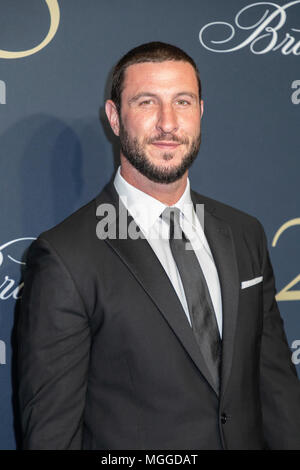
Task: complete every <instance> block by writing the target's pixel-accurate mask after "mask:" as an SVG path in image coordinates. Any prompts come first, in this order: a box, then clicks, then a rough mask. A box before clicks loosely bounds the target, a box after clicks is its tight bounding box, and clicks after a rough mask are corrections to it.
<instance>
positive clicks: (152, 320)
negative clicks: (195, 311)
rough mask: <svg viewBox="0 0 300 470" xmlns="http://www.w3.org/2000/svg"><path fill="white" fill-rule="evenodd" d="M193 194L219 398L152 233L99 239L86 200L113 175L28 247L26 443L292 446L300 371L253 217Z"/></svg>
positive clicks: (23, 326) (108, 191) (22, 338)
mask: <svg viewBox="0 0 300 470" xmlns="http://www.w3.org/2000/svg"><path fill="white" fill-rule="evenodd" d="M191 195H192V200H193V202H194V204H197V203H200V204H204V205H205V219H204V223H205V233H206V237H207V239H208V243H209V245H210V247H211V251H212V253H213V256H214V259H215V263H216V266H217V269H218V273H219V278H220V283H221V290H222V302H223V341H222V376H221V391H220V394H218V393H217V391H216V390H215V389H214V385H213V381H212V379H211V376H210V373H209V370H208V369H207V367H206V364H205V362H204V360H203V357H202V355H201V352H200V350H199V348H198V346H197V343H196V340H195V338H194V335H193V332H192V330H191V327H190V325H189V323H188V320H187V318H186V315H185V313H184V311H183V309H182V306H181V303H180V301H179V299H178V297H177V295H176V293H175V291H174V289H173V287H172V285H171V283H170V281H169V278H168V276H167V275H166V273H165V271H164V269H163V267H162V265H161V264H160V262H159V260H158V259H157V257H156V255H155V254H154V252H153V251H152V249H151V247H150V245H149V244H148V242H147V241H146V240H145V239H142V238H138V239H137V240H132V239H118V238H117V239H106V240H100V239H99V238H97V236H96V224H97V222H98V219H97V217H96V208H97V207H98V206H99V205H100V204H103V203H113V204H114V205H115V206H116V207H117V206H118V195H117V193H116V190H115V188H114V186H113V183H109V184H108V185H107V186H106V187H105V188H104V190H103V191H102V192H101V194H100V195H99V196H98V197H97V198H96V199H94V200H93V201H91V202H90V203H89V204H87V205H86V206H84V207H82V208H81V209H79V210H78V211H77V212H76V213H74V214H72V215H71V216H70V217H69V218H67V219H66V220H65V221H63V222H62V223H60V224H59V225H57V226H56V227H54V228H53V229H51V230H49V231H47V232H44V233H42V234H41V235H40V237H39V238H38V239H37V240H36V241H35V242H34V243H33V244H32V246H31V248H30V250H29V254H28V259H27V271H26V275H25V287H24V294H23V297H22V311H21V317H20V321H19V324H18V341H19V348H18V349H19V356H18V363H19V379H20V388H19V397H20V405H21V411H22V426H23V433H24V448H26V449H81V448H83V449H110V450H112V449H222V448H223V449H224V448H225V449H264V448H271V449H300V386H299V380H298V378H297V375H296V371H295V368H294V366H293V364H292V363H291V360H290V356H291V354H290V350H289V347H288V344H287V341H286V336H285V333H284V330H283V322H282V319H281V317H280V314H279V311H278V308H277V304H276V301H275V298H274V296H275V286H274V278H273V272H272V268H271V265H270V261H269V255H268V251H267V244H266V238H265V234H264V231H263V229H262V226H261V225H260V223H259V222H258V221H257V220H256V219H255V218H253V217H251V216H249V215H247V214H244V213H243V212H240V211H238V210H236V209H233V208H231V207H229V206H227V205H224V204H222V203H220V202H217V201H214V200H212V199H209V198H206V197H204V196H201V195H199V194H197V193H195V192H193V191H192V193H191ZM131 220H132V219H131V218H130V217H129V221H131ZM115 223H116V226H118V219H117V220H116V221H115ZM258 276H263V282H261V283H258V284H255V285H253V286H251V287H248V288H245V289H241V282H242V281H246V280H249V279H253V278H255V277H258Z"/></svg>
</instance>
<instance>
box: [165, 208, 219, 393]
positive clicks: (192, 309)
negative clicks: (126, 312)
mask: <svg viewBox="0 0 300 470" xmlns="http://www.w3.org/2000/svg"><path fill="white" fill-rule="evenodd" d="M179 216H180V209H178V208H177V207H172V208H171V207H167V208H166V209H165V210H164V211H163V213H162V215H161V217H162V218H163V219H164V220H165V221H166V222H167V223H168V224H169V226H170V236H169V242H170V248H171V252H172V254H173V257H174V260H175V263H176V265H177V268H178V271H179V274H180V277H181V281H182V285H183V288H184V292H185V296H186V300H187V304H188V308H189V313H190V318H191V323H192V329H193V332H194V335H195V338H196V341H197V343H198V345H199V347H200V350H201V352H202V355H203V357H204V359H205V361H206V364H207V366H208V369H209V371H210V373H211V375H212V378H213V380H214V383H215V385H216V387H217V390H219V380H220V378H219V377H220V363H221V338H220V334H219V329H218V325H217V321H216V315H215V312H214V307H213V304H212V301H211V297H210V294H209V290H208V287H207V283H206V280H205V277H204V274H203V272H202V269H201V266H200V264H199V261H198V259H197V257H196V254H195V252H194V250H193V249H192V245H191V243H190V241H189V239H188V238H187V237H186V235H185V234H184V232H183V231H182V229H181V227H180V224H179Z"/></svg>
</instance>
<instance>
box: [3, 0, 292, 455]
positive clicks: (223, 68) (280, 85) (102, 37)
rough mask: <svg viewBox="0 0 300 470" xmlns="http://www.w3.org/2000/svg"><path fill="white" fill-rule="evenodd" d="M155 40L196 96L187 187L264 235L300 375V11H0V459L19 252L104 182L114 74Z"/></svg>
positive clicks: (14, 434) (113, 5) (83, 5)
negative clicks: (193, 84) (190, 79)
mask: <svg viewBox="0 0 300 470" xmlns="http://www.w3.org/2000/svg"><path fill="white" fill-rule="evenodd" d="M153 40H160V41H165V42H169V43H172V44H175V45H177V46H179V47H181V48H183V49H184V50H185V51H187V52H188V53H189V54H190V55H191V56H192V57H193V58H194V59H195V61H196V63H197V65H198V66H199V69H200V74H201V78H202V84H203V98H204V106H205V110H204V118H203V138H202V144H201V150H200V153H199V157H198V159H197V160H196V162H195V163H194V165H193V168H192V170H191V172H190V179H191V183H192V186H193V188H194V189H195V190H196V191H198V192H200V193H203V194H206V195H207V196H210V197H213V198H215V199H219V200H221V201H223V202H225V203H228V204H230V205H233V206H235V207H237V208H239V209H241V210H244V211H246V212H248V213H250V214H252V215H255V216H256V217H257V218H258V219H259V220H260V221H261V222H262V223H263V225H264V227H265V230H266V233H267V237H268V242H269V250H270V255H271V259H272V263H273V267H274V271H275V275H276V285H277V292H278V293H277V300H278V302H279V307H280V310H281V313H282V317H283V319H284V324H285V329H286V332H287V336H288V341H289V345H290V347H291V357H292V361H293V362H294V364H296V366H297V369H298V372H300V365H299V364H300V316H299V301H300V274H299V273H300V253H299V239H300V209H299V207H300V196H299V183H300V176H299V170H300V163H299V122H300V121H299V113H300V71H299V70H300V69H299V64H300V0H298V1H293V2H287V1H284V0H283V1H282V0H278V1H276V2H275V3H273V2H272V3H271V2H264V1H259V2H253V1H251V0H239V1H237V0H227V1H226V2H221V1H218V0H201V2H200V1H199V0H188V1H185V2H183V1H182V0H172V1H170V0H151V1H147V0H89V1H88V2H87V1H84V0H26V2H24V1H22V0H0V119H1V121H0V122H1V126H0V136H1V144H0V178H1V185H0V448H1V449H14V448H15V447H16V440H17V438H18V420H17V419H15V418H14V415H15V413H14V410H15V400H16V392H15V379H14V376H15V374H14V370H15V344H14V329H13V324H14V319H15V315H16V312H17V309H18V301H17V299H18V297H19V296H21V294H22V284H20V283H21V274H22V268H23V267H24V262H25V255H26V249H27V247H28V246H29V244H30V243H31V241H32V239H34V238H35V237H37V236H38V234H39V233H40V232H42V231H43V230H46V229H48V228H50V227H51V226H53V225H55V224H57V223H58V222H59V221H61V220H62V219H63V218H65V217H66V216H67V215H69V214H70V213H72V212H73V211H74V210H76V209H77V208H79V207H80V206H81V205H83V204H85V203H86V202H88V201H89V200H90V199H92V198H93V197H94V196H95V195H96V194H97V193H99V191H100V189H101V188H102V187H103V185H104V184H105V183H106V182H107V181H108V180H109V179H110V178H111V176H112V174H113V172H114V169H115V168H116V165H117V164H118V158H117V153H118V149H117V142H116V141H115V139H114V138H113V136H112V134H111V132H110V131H109V128H108V125H107V124H106V122H105V119H104V113H103V103H104V100H105V98H106V97H107V92H108V83H109V76H110V73H111V69H112V67H113V65H114V64H115V63H116V61H117V60H118V59H119V58H120V57H121V56H122V55H123V54H124V53H125V52H126V51H127V50H129V49H130V48H132V47H135V46H136V45H138V44H141V43H144V42H148V41H153Z"/></svg>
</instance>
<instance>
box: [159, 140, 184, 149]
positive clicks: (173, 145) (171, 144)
mask: <svg viewBox="0 0 300 470" xmlns="http://www.w3.org/2000/svg"><path fill="white" fill-rule="evenodd" d="M152 145H154V146H155V147H158V148H161V149H169V150H173V149H175V148H176V147H178V146H179V145H181V143H180V142H167V141H158V142H152Z"/></svg>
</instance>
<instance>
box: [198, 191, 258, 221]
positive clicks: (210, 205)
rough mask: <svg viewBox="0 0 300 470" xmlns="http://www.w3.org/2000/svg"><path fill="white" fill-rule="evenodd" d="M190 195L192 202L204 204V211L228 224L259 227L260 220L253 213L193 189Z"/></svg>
mask: <svg viewBox="0 0 300 470" xmlns="http://www.w3.org/2000/svg"><path fill="white" fill-rule="evenodd" d="M191 195H192V199H193V201H194V202H196V203H198V204H204V209H205V210H206V212H209V213H211V214H213V215H215V216H216V217H218V218H220V219H222V220H224V221H225V222H227V223H229V224H230V225H238V226H239V227H241V226H245V227H249V226H256V227H257V226H259V228H261V223H260V221H259V220H258V219H257V218H256V217H255V216H254V215H251V214H248V213H247V212H245V211H242V210H240V209H237V208H236V207H233V206H231V205H229V204H226V203H224V202H221V201H218V200H216V199H213V198H210V197H208V196H204V195H203V194H200V193H198V192H196V191H194V190H191Z"/></svg>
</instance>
